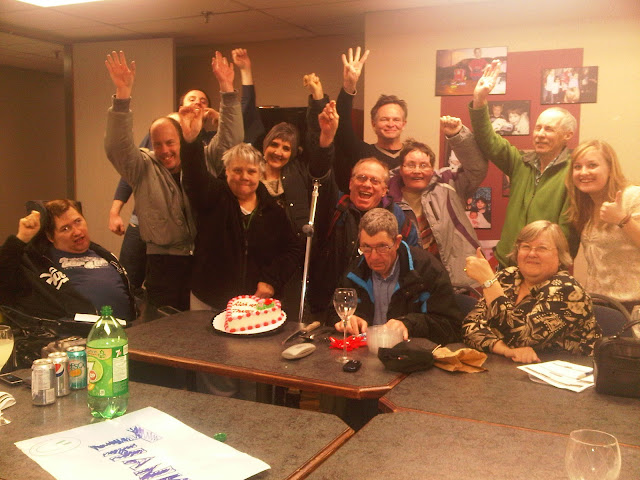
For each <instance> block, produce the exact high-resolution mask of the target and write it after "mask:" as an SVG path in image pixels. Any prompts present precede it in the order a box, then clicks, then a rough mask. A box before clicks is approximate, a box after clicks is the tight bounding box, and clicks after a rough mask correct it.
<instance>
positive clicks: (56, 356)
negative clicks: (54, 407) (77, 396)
mask: <svg viewBox="0 0 640 480" xmlns="http://www.w3.org/2000/svg"><path fill="white" fill-rule="evenodd" d="M49 359H51V361H52V362H53V366H54V367H55V369H56V397H64V396H65V395H69V394H70V393H71V389H70V388H69V357H67V352H53V353H50V354H49Z"/></svg>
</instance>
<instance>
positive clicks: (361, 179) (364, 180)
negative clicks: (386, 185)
mask: <svg viewBox="0 0 640 480" xmlns="http://www.w3.org/2000/svg"><path fill="white" fill-rule="evenodd" d="M351 178H353V179H354V180H355V181H356V183H359V184H360V185H364V184H365V183H367V180H369V181H370V182H371V185H373V186H374V187H377V186H378V185H381V184H382V180H380V179H379V178H378V177H367V176H366V175H362V174H360V175H353V176H352V177H351Z"/></svg>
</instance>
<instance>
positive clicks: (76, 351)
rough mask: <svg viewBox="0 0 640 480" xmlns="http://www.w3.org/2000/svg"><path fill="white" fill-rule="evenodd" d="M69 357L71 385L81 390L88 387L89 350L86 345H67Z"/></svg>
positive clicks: (72, 387)
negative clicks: (87, 350)
mask: <svg viewBox="0 0 640 480" xmlns="http://www.w3.org/2000/svg"><path fill="white" fill-rule="evenodd" d="M67 357H69V387H71V389H72V390H80V389H81V388H86V387H87V352H86V351H85V349H84V347H80V346H76V347H67Z"/></svg>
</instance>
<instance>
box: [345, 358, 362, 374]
mask: <svg viewBox="0 0 640 480" xmlns="http://www.w3.org/2000/svg"><path fill="white" fill-rule="evenodd" d="M361 366H362V362H361V361H360V360H349V361H348V362H347V363H345V364H344V365H343V366H342V370H344V371H345V372H349V373H351V372H357V371H358V370H360V367H361Z"/></svg>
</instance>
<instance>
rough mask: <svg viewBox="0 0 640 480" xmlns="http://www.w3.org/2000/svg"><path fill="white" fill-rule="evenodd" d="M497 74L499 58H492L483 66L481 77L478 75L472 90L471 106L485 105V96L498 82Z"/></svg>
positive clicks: (498, 72) (498, 73)
mask: <svg viewBox="0 0 640 480" xmlns="http://www.w3.org/2000/svg"><path fill="white" fill-rule="evenodd" d="M499 75H500V60H494V61H493V62H491V64H490V65H487V66H486V67H485V69H484V72H483V73H482V77H480V79H479V80H478V83H476V87H475V89H474V90H473V108H481V107H484V106H485V105H487V97H488V96H489V94H490V93H491V90H493V87H495V86H496V84H497V83H498V76H499Z"/></svg>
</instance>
